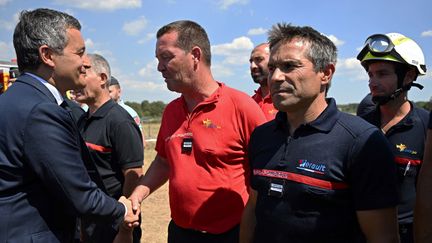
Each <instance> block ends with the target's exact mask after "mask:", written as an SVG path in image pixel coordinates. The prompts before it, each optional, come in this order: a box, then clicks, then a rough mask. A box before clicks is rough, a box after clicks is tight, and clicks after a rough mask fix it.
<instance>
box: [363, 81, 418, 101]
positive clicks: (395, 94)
mask: <svg viewBox="0 0 432 243" xmlns="http://www.w3.org/2000/svg"><path fill="white" fill-rule="evenodd" d="M413 86H414V87H416V88H419V89H420V90H421V89H423V85H421V84H418V83H414V82H411V83H409V84H407V85H404V86H402V88H398V89H396V90H395V91H393V93H391V94H390V95H388V96H374V97H372V101H373V102H374V103H375V104H377V105H385V104H387V102H389V101H391V100H394V99H396V98H397V97H398V96H399V95H400V94H402V93H403V92H404V91H408V90H410V89H411V87H413Z"/></svg>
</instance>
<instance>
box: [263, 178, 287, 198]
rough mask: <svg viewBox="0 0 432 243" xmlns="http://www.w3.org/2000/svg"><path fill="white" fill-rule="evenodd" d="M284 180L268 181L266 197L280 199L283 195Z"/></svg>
mask: <svg viewBox="0 0 432 243" xmlns="http://www.w3.org/2000/svg"><path fill="white" fill-rule="evenodd" d="M284 187H285V180H283V179H273V180H271V181H270V186H269V190H268V193H267V194H268V195H269V196H272V197H278V198H281V197H283V195H284Z"/></svg>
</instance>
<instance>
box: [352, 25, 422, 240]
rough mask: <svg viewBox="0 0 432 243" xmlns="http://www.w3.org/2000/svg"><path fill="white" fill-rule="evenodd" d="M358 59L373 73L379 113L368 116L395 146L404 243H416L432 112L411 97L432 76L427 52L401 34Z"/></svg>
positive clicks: (379, 37) (376, 41)
mask: <svg viewBox="0 0 432 243" xmlns="http://www.w3.org/2000/svg"><path fill="white" fill-rule="evenodd" d="M357 59H358V60H359V61H361V64H362V65H363V67H364V68H365V69H366V71H367V73H368V75H369V89H370V91H371V95H372V101H373V102H374V103H376V104H377V106H375V109H373V110H372V111H370V112H368V113H366V114H363V115H362V116H361V117H363V118H364V119H365V120H366V121H368V122H370V123H372V124H373V125H375V126H377V127H378V128H380V129H381V131H382V132H383V133H384V134H385V136H386V137H387V139H388V140H389V141H390V143H391V144H392V150H393V153H394V155H395V161H394V162H395V163H396V164H397V167H398V172H397V175H398V184H399V189H400V201H399V205H398V220H399V236H400V240H401V242H402V243H411V242H414V237H413V225H412V224H413V210H414V204H415V198H416V181H417V173H418V170H419V168H420V164H421V163H422V160H423V151H424V143H425V139H426V130H427V123H428V119H429V117H428V115H429V113H428V112H427V111H426V110H424V109H420V108H417V107H416V106H415V105H414V103H412V102H410V101H409V100H408V97H407V93H408V90H409V89H410V88H411V87H413V86H414V87H418V88H420V89H421V88H423V86H421V85H420V84H417V83H414V81H415V80H416V79H417V76H419V75H424V74H426V65H425V60H424V56H423V52H422V50H421V49H420V47H419V46H418V45H417V43H415V42H414V41H413V40H412V39H410V38H408V37H406V36H404V35H401V34H398V33H389V34H375V35H372V36H370V37H368V38H367V39H366V42H365V45H364V48H363V49H362V50H361V51H360V53H359V55H358V56H357Z"/></svg>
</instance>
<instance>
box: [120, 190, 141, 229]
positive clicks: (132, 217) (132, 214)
mask: <svg viewBox="0 0 432 243" xmlns="http://www.w3.org/2000/svg"><path fill="white" fill-rule="evenodd" d="M118 201H119V202H121V203H123V205H125V206H126V209H127V212H126V215H125V216H124V219H123V224H124V226H127V227H129V228H133V227H137V226H138V225H139V222H138V220H139V215H140V213H141V210H140V208H139V207H135V209H132V202H131V201H130V200H129V199H127V198H126V197H124V196H121V197H120V199H119V200H118Z"/></svg>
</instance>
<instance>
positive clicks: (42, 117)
mask: <svg viewBox="0 0 432 243" xmlns="http://www.w3.org/2000/svg"><path fill="white" fill-rule="evenodd" d="M79 136H80V135H79V132H78V130H77V128H76V126H75V125H74V123H73V120H72V117H71V115H70V114H69V113H68V112H67V111H66V110H63V109H62V108H61V107H59V106H58V105H56V104H54V103H40V104H39V105H36V106H35V107H34V108H33V110H32V112H31V115H30V116H29V118H28V120H27V121H26V126H25V129H24V134H23V139H24V154H25V156H26V158H25V159H26V160H27V162H28V163H27V164H28V166H30V167H32V171H34V173H36V174H37V176H38V178H40V179H41V180H42V183H44V184H45V186H46V187H47V188H48V190H49V191H50V192H51V193H52V196H53V197H55V198H56V199H57V200H59V201H60V202H61V203H63V204H64V205H65V208H66V210H67V211H70V213H72V214H75V215H76V214H78V215H87V216H97V217H98V218H99V219H101V220H109V221H115V222H114V223H115V224H118V223H119V222H120V220H122V219H123V215H124V213H125V211H124V207H123V205H122V204H121V203H119V202H117V201H116V200H115V199H113V198H111V197H109V196H107V195H106V194H105V193H103V192H102V191H101V190H100V189H98V187H97V186H96V184H95V183H93V182H92V181H91V179H90V177H89V175H88V173H87V171H86V169H85V167H84V164H83V161H82V158H81V154H80V147H79V145H78V143H77V141H79Z"/></svg>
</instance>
